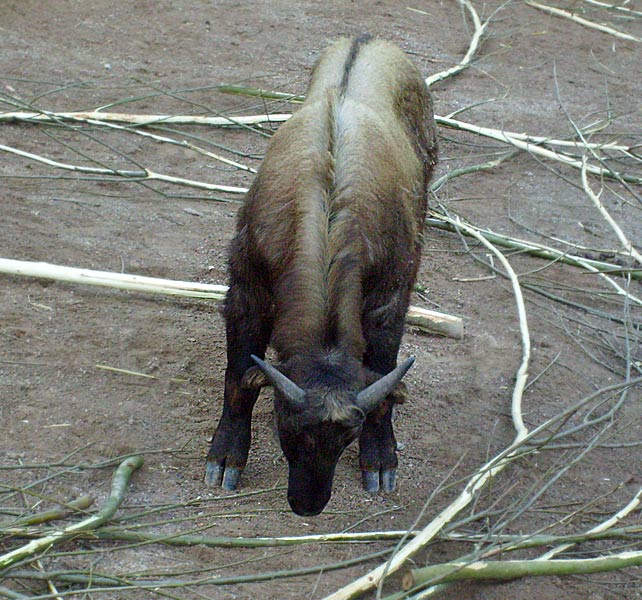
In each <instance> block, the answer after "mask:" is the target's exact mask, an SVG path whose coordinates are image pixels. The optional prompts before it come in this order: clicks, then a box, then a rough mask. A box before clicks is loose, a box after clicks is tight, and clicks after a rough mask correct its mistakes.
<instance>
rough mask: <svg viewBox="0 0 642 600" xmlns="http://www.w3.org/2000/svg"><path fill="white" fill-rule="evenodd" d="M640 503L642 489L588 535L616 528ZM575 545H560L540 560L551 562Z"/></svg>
mask: <svg viewBox="0 0 642 600" xmlns="http://www.w3.org/2000/svg"><path fill="white" fill-rule="evenodd" d="M640 502H642V487H641V488H640V489H639V490H638V493H637V494H636V495H635V496H634V497H633V498H632V499H631V501H630V502H629V503H628V504H627V505H626V506H625V507H624V508H622V509H621V510H619V511H618V512H616V513H615V514H614V515H613V516H612V517H610V518H609V519H607V520H606V521H603V522H602V523H600V524H599V525H596V526H595V527H592V528H591V529H589V530H588V531H587V533H586V535H588V536H590V535H592V534H595V533H602V532H603V531H607V530H608V529H610V528H611V527H614V526H615V525H617V524H618V523H619V522H620V521H622V519H624V518H625V517H626V516H627V515H629V514H631V513H632V512H633V511H634V510H636V509H637V508H638V507H639V506H640ZM574 545H575V543H573V542H568V543H565V544H560V545H559V546H555V548H552V549H551V550H549V551H548V552H546V553H545V554H542V556H540V557H539V559H538V560H550V559H551V558H553V557H554V556H557V555H558V554H561V553H562V552H566V550H568V549H569V548H572V547H573V546H574Z"/></svg>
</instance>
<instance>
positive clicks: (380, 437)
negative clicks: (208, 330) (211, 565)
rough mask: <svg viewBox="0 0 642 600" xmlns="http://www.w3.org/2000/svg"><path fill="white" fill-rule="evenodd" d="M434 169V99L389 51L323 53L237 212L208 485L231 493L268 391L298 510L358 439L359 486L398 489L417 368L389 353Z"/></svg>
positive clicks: (359, 42)
mask: <svg viewBox="0 0 642 600" xmlns="http://www.w3.org/2000/svg"><path fill="white" fill-rule="evenodd" d="M436 160H437V143H436V129H435V124H434V118H433V112H432V102H431V99H430V95H429V93H428V90H427V88H426V85H425V82H424V80H423V78H422V76H421V74H420V72H419V70H418V69H417V68H416V67H415V66H414V65H413V63H412V62H410V60H409V59H408V58H407V57H406V55H405V54H404V53H403V52H402V51H401V50H400V49H399V48H398V47H397V46H395V45H394V44H391V43H389V42H386V41H383V40H379V39H374V38H371V37H370V36H367V35H364V36H360V37H357V38H355V39H353V40H350V39H341V40H339V41H338V42H336V43H334V44H333V45H332V46H330V47H329V48H328V49H326V50H325V52H323V54H322V55H321V57H320V59H319V60H318V61H317V63H316V65H315V66H314V69H313V72H312V78H311V82H310V85H309V87H308V91H307V95H306V100H305V102H304V103H303V105H302V107H301V108H300V109H299V110H298V111H297V112H296V113H295V114H294V115H293V116H292V117H291V118H290V119H289V120H288V121H287V122H285V123H284V124H283V125H282V126H281V127H280V128H279V130H278V131H277V133H276V134H275V135H274V136H273V138H272V140H271V142H270V145H269V148H268V150H267V153H266V155H265V158H264V160H263V162H262V164H261V167H260V169H259V172H258V174H257V176H256V179H255V180H254V182H253V185H252V186H251V188H250V190H249V191H248V193H247V196H246V198H245V201H244V204H243V207H242V208H241V210H240V212H239V215H238V222H237V228H236V235H235V237H234V239H233V241H232V244H231V248H230V259H229V292H228V294H227V299H226V301H225V305H224V309H223V314H224V317H225V322H226V334H227V369H226V372H225V392H224V404H223V412H222V415H221V419H220V421H219V424H218V427H217V429H216V432H215V433H214V436H213V439H212V445H211V449H210V451H209V454H208V457H207V469H206V477H205V479H206V482H207V483H208V484H211V485H222V486H223V488H225V489H227V490H233V489H235V488H236V486H237V483H238V479H239V475H240V473H241V471H242V469H243V468H244V466H245V464H246V461H247V457H248V452H249V448H250V424H251V419H252V409H253V407H254V404H255V402H256V399H257V396H258V393H259V389H260V388H261V387H262V386H265V385H271V386H272V387H273V388H274V408H275V415H276V425H277V429H278V435H279V441H280V444H281V448H282V449H283V453H284V454H285V457H286V459H287V462H288V468H289V477H288V501H289V503H290V506H291V508H292V510H293V511H294V512H295V513H296V514H298V515H316V514H319V513H320V512H321V511H322V510H323V509H324V507H325V506H326V504H327V503H328V501H329V499H330V495H331V492H332V480H333V478H334V472H335V468H336V465H337V461H338V460H339V457H340V456H341V454H342V452H343V451H344V450H345V448H346V447H347V446H348V445H349V444H350V443H351V442H352V441H353V440H355V439H356V438H359V464H360V468H361V471H362V481H363V486H364V488H365V489H366V490H367V491H370V492H376V491H378V490H379V489H380V488H382V489H383V490H384V491H387V492H390V491H393V490H394V488H395V481H396V469H397V455H396V441H395V436H394V432H393V428H392V422H391V417H392V410H393V405H394V403H395V402H398V401H400V399H402V397H403V395H404V384H403V383H402V382H401V378H402V377H403V376H404V374H405V373H406V371H407V370H408V369H409V368H410V366H411V365H412V362H413V360H414V359H413V358H410V359H408V360H406V361H405V362H403V363H401V364H400V365H399V366H397V354H398V351H399V344H400V343H401V336H402V333H403V329H404V317H405V314H406V311H407V309H408V304H409V301H410V293H411V291H412V288H413V285H414V282H415V278H416V275H417V269H418V266H419V261H420V256H421V247H422V236H423V234H422V231H423V223H424V219H425V214H426V203H427V188H428V182H429V179H430V176H431V174H432V171H433V168H434V165H435V163H436ZM268 345H271V346H272V347H273V348H274V350H275V351H276V355H277V360H278V363H275V364H273V365H271V364H269V363H267V362H265V361H264V358H265V352H266V349H267V347H268Z"/></svg>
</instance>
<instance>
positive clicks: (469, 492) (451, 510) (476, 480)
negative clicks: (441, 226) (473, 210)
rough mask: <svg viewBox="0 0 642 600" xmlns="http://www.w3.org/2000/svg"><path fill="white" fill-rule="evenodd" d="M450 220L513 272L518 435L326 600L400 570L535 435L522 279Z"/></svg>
mask: <svg viewBox="0 0 642 600" xmlns="http://www.w3.org/2000/svg"><path fill="white" fill-rule="evenodd" d="M450 221H452V222H453V224H454V225H455V226H457V227H459V228H462V229H464V230H467V231H468V233H469V234H470V235H472V236H473V237H475V238H477V239H478V240H479V241H480V242H481V243H482V244H484V245H485V246H486V247H487V248H488V249H489V250H490V251H491V252H492V253H493V254H495V256H496V257H497V258H498V259H499V261H500V262H501V263H502V265H503V266H504V269H505V270H506V272H507V273H508V274H509V277H510V279H511V283H512V285H513V291H514V294H515V302H516V305H517V312H518V315H519V325H520V333H521V341H522V360H521V363H520V366H519V369H518V371H517V380H516V383H515V387H514V389H513V395H512V401H511V415H512V418H513V425H514V427H515V431H516V434H515V438H514V440H513V442H512V443H511V445H510V446H509V447H508V448H506V449H505V450H504V451H502V452H500V453H499V454H498V455H497V456H495V457H494V458H492V459H491V460H489V461H488V462H486V464H484V465H483V466H482V467H480V468H479V469H478V470H477V472H476V473H475V474H474V475H473V476H472V477H471V478H470V480H469V481H468V483H467V484H466V486H465V487H464V489H463V490H462V491H461V493H460V494H459V496H458V497H457V498H456V499H455V500H454V501H453V502H452V503H451V504H450V505H448V506H447V507H446V508H444V509H443V510H442V511H441V512H440V513H439V514H438V515H437V516H436V517H435V518H434V519H433V520H432V521H431V522H430V523H428V525H426V526H425V527H424V528H423V529H422V530H421V531H420V532H419V533H418V534H417V536H416V537H415V538H414V539H413V540H411V541H410V542H408V543H407V544H406V545H405V546H403V547H402V548H401V549H400V550H399V551H398V552H396V553H395V554H394V555H393V556H392V557H391V558H390V560H388V561H387V562H386V563H384V564H382V565H380V566H379V567H377V568H376V569H373V570H372V571H370V572H369V573H366V574H365V575H363V576H362V577H359V578H358V579H356V580H355V581H353V582H352V583H350V584H348V585H346V586H344V587H343V588H341V589H339V590H337V591H336V592H334V593H332V594H330V595H329V596H327V597H326V598H325V600H347V599H349V598H354V597H355V596H357V595H360V594H362V593H364V592H366V591H368V590H370V589H373V588H375V587H377V586H378V585H379V584H380V583H381V582H382V581H383V578H384V577H387V576H388V575H391V574H392V573H395V572H396V571H398V570H399V569H400V568H401V567H402V566H403V565H404V563H405V562H406V560H408V558H410V557H411V556H413V555H414V554H416V553H417V552H419V550H421V549H422V548H424V547H425V546H426V545H427V544H428V543H429V542H430V541H431V540H432V539H433V538H434V537H435V536H436V535H437V534H438V533H439V532H440V531H441V530H442V529H443V527H444V526H445V525H446V524H447V523H449V522H451V521H452V519H453V518H454V517H455V516H456V515H457V514H459V512H461V511H462V510H463V509H464V508H465V507H466V506H468V505H469V504H470V503H471V502H472V501H473V500H474V498H475V497H476V496H477V494H478V492H479V491H480V490H481V489H482V488H483V487H484V486H485V485H486V484H487V483H488V482H489V481H490V480H491V479H492V478H493V477H495V476H496V475H497V474H499V473H500V472H501V471H502V470H503V469H504V467H506V465H508V464H509V463H510V462H511V461H512V460H513V459H514V458H516V457H517V456H519V454H520V453H521V450H522V446H523V443H524V442H525V441H526V440H527V439H528V438H529V437H530V436H532V435H533V434H529V433H528V430H527V428H526V427H525V425H524V422H523V419H522V412H521V402H522V392H523V390H524V386H525V384H526V377H527V373H528V362H529V357H530V339H529V334H528V325H527V322H526V309H525V307H524V300H523V298H522V293H521V290H520V286H519V280H518V278H517V275H516V274H515V272H514V271H513V269H512V267H511V266H510V264H509V262H508V260H507V259H506V257H505V256H504V255H503V254H502V253H501V252H500V251H499V250H497V248H495V247H494V246H493V245H492V244H491V243H490V242H489V241H488V240H486V239H485V238H484V237H483V236H482V235H480V234H479V233H478V232H476V231H475V230H474V229H472V228H470V227H468V226H467V225H466V224H464V223H461V222H460V221H456V222H455V221H454V220H452V219H450ZM538 429H539V428H538Z"/></svg>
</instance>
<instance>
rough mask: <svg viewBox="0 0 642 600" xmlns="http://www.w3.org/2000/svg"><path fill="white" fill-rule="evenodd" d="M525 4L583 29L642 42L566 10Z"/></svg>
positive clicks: (535, 3)
mask: <svg viewBox="0 0 642 600" xmlns="http://www.w3.org/2000/svg"><path fill="white" fill-rule="evenodd" d="M526 4H528V6H532V7H533V8H537V9H539V10H543V11H544V12H547V13H549V14H551V15H554V16H556V17H563V18H564V19H569V20H570V21H575V22H576V23H579V24H580V25H584V26H585V27H589V28H591V29H597V30H598V31H602V32H603V33H608V34H609V35H614V36H615V37H619V38H621V39H623V40H629V41H631V42H642V39H640V38H637V37H635V36H634V35H630V34H628V33H624V32H622V31H619V30H617V29H614V28H613V27H609V26H608V25H602V24H601V23H595V21H589V20H588V19H583V18H582V17H578V16H577V15H575V14H573V13H570V12H568V11H566V10H561V9H559V8H555V7H553V6H548V5H546V4H539V3H538V2H530V1H527V2H526Z"/></svg>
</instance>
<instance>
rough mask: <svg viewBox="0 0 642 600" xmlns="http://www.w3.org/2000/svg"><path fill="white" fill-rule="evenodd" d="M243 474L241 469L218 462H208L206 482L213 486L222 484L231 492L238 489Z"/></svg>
mask: <svg viewBox="0 0 642 600" xmlns="http://www.w3.org/2000/svg"><path fill="white" fill-rule="evenodd" d="M240 476H241V469H238V468H237V467H227V468H225V467H224V466H223V465H219V464H217V463H213V462H208V463H207V464H206V466H205V483H206V484H207V485H211V486H221V487H222V488H223V489H224V490H228V491H230V492H232V491H234V490H235V489H236V486H237V485H238V482H239V477H240Z"/></svg>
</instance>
